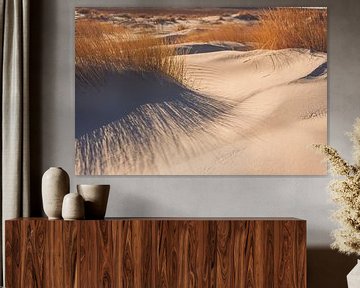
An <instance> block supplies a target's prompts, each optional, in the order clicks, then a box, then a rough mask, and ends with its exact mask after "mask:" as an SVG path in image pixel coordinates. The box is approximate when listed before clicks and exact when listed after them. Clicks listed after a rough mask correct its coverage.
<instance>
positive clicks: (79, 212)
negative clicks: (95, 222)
mask: <svg viewBox="0 0 360 288" xmlns="http://www.w3.org/2000/svg"><path fill="white" fill-rule="evenodd" d="M84 216H85V208H84V199H83V198H82V197H81V195H80V194H79V193H76V192H75V193H69V194H67V195H65V197H64V200H63V205H62V217H63V218H64V220H80V219H84Z"/></svg>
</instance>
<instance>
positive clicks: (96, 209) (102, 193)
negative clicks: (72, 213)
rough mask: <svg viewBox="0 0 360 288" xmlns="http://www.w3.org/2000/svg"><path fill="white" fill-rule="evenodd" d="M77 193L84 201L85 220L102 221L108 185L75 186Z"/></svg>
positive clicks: (107, 195) (107, 196)
mask: <svg viewBox="0 0 360 288" xmlns="http://www.w3.org/2000/svg"><path fill="white" fill-rule="evenodd" d="M77 191H78V193H79V194H80V195H81V196H82V197H83V199H84V201H85V219H104V217H105V213H106V206H107V202H108V198H109V192H110V185H88V184H81V185H77Z"/></svg>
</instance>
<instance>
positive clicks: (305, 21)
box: [183, 8, 327, 52]
mask: <svg viewBox="0 0 360 288" xmlns="http://www.w3.org/2000/svg"><path fill="white" fill-rule="evenodd" d="M259 17H260V20H259V21H258V23H257V24H253V25H244V24H239V23H229V24H222V25H217V27H214V28H210V29H208V30H206V31H204V32H201V33H199V32H197V33H196V34H191V35H189V36H188V37H186V38H185V39H184V40H183V41H184V42H185V41H187V42H192V41H194V42H195V41H196V42H216V41H219V42H221V41H232V42H240V43H249V44H250V45H251V46H252V47H253V48H260V49H285V48H305V49H311V50H315V51H322V52H326V51H327V11H326V10H323V9H300V8H297V9H292V8H278V9H267V10H263V12H262V13H259Z"/></svg>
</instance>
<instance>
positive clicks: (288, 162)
mask: <svg viewBox="0 0 360 288" xmlns="http://www.w3.org/2000/svg"><path fill="white" fill-rule="evenodd" d="M189 45H190V46H191V43H187V44H186V47H189ZM194 46H195V43H194ZM196 47H197V49H195V50H194V51H196V52H194V54H189V55H183V56H178V57H185V59H186V63H187V76H188V83H189V84H188V86H189V87H182V86H181V85H180V86H179V85H176V84H174V83H172V82H171V81H169V80H166V81H164V79H157V78H156V77H155V78H154V77H152V76H150V77H145V78H144V77H142V76H141V77H142V78H141V79H137V77H139V76H136V75H128V74H127V75H126V77H130V78H131V79H130V80H129V79H125V80H124V79H123V78H119V79H115V80H114V79H113V80H114V81H107V82H105V84H104V85H105V86H104V87H102V88H101V89H100V90H99V89H98V88H97V89H96V90H91V89H90V88H86V89H85V90H83V91H82V92H81V91H80V92H79V89H78V88H77V90H76V91H77V92H76V93H77V95H76V97H77V101H78V99H83V100H79V101H80V103H77V107H81V106H82V103H83V104H84V103H85V102H86V103H87V104H86V105H87V106H86V107H87V108H86V109H87V110H88V109H90V110H91V109H93V112H92V113H95V114H96V113H97V112H96V111H97V108H96V107H99V106H100V105H101V103H103V101H104V97H102V96H101V93H102V92H104V91H107V94H109V91H116V96H113V97H120V99H121V98H122V97H123V96H124V95H125V94H124V93H126V94H127V97H128V95H129V93H130V94H131V93H135V92H134V91H138V90H139V88H138V87H137V86H139V82H138V80H141V81H142V85H144V87H145V88H144V89H142V90H141V91H142V92H141V93H142V94H144V95H142V94H141V95H142V96H141V99H140V100H139V99H138V100H137V103H138V104H137V106H136V107H132V108H131V109H130V108H129V111H128V110H126V111H125V110H124V111H125V112H126V113H125V112H124V113H125V114H121V117H122V118H121V119H120V120H119V121H113V119H112V120H111V121H113V122H111V124H108V125H105V126H103V127H102V128H101V127H98V128H99V129H97V130H95V132H94V133H89V134H86V135H85V136H82V137H80V136H79V137H78V139H77V151H76V153H77V154H76V172H77V174H89V173H91V174H107V175H118V174H163V175H166V174H198V175H204V174H211V175H221V174H227V175H232V174H234V175H235V174H258V175H269V174H287V175H290V174H291V175H296V174H298V175H301V174H304V175H305V174H307V175H309V174H324V173H325V171H326V169H325V168H326V167H325V165H324V164H322V163H321V160H320V156H317V155H316V154H315V153H314V151H312V149H311V148H310V147H309V146H310V145H311V144H312V143H325V142H326V138H327V137H326V135H327V133H326V130H327V129H326V125H327V118H326V108H327V101H326V99H327V81H326V76H327V71H326V62H327V56H326V54H324V53H317V54H314V53H311V52H309V51H307V50H297V49H286V50H278V51H265V50H264V51H262V50H253V51H230V50H224V49H223V47H222V49H219V51H218V50H211V51H213V52H209V51H207V53H201V52H202V51H199V50H198V47H199V46H196ZM121 77H122V76H121ZM134 77H135V78H134ZM109 82H111V83H109ZM116 83H118V85H120V84H121V85H120V86H119V87H117V86H116V85H117V84H116ZM119 83H120V84H119ZM114 85H115V86H114ZM154 85H155V87H156V89H157V91H167V92H166V95H162V96H161V97H160V98H159V99H157V95H154V94H152V95H151V97H150V99H151V101H148V100H147V99H148V98H147V97H149V95H146V93H145V92H147V93H151V92H150V91H151V90H154V89H153V88H154ZM108 86H109V87H108ZM135 87H137V88H136V89H135ZM102 89H103V90H104V91H101V90H102ZM134 89H135V90H134ZM156 89H155V90H156ZM90 90H91V91H90ZM89 94H91V96H90V97H92V100H91V101H87V100H86V98H85V97H82V98H80V97H79V95H89ZM110 94H111V93H110ZM135 94H136V95H139V93H138V92H136V93H135ZM170 94H171V95H170ZM114 95H115V94H114ZM110 97H111V96H110ZM114 99H118V98H114ZM81 101H83V102H81ZM110 101H112V100H111V98H110ZM116 101H117V100H116ZM89 103H91V104H89ZM110 103H111V102H110ZM84 105H85V104H84ZM89 105H92V107H89ZM118 105H121V103H120V104H119V103H118ZM110 106H111V104H110ZM95 114H93V115H95ZM98 116H99V117H101V115H98ZM115 118H116V117H115ZM78 122H79V121H78V120H77V123H78ZM77 125H78V124H77ZM92 128H94V127H92ZM84 163H85V164H84Z"/></svg>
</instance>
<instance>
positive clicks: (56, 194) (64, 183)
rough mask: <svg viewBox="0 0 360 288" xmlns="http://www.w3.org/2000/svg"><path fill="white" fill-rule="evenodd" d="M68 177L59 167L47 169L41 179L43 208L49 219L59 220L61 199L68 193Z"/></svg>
mask: <svg viewBox="0 0 360 288" xmlns="http://www.w3.org/2000/svg"><path fill="white" fill-rule="evenodd" d="M69 189H70V179H69V175H68V174H67V173H66V171H65V170H63V169H62V168H60V167H51V168H49V169H48V170H47V171H46V172H45V173H44V175H43V177H42V184H41V194H42V200H43V208H44V211H45V214H46V215H47V216H48V218H49V219H61V209H62V202H63V198H64V196H65V195H66V194H68V193H69Z"/></svg>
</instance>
